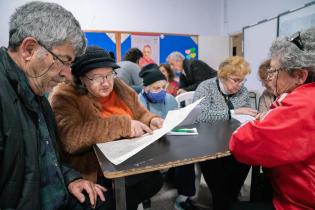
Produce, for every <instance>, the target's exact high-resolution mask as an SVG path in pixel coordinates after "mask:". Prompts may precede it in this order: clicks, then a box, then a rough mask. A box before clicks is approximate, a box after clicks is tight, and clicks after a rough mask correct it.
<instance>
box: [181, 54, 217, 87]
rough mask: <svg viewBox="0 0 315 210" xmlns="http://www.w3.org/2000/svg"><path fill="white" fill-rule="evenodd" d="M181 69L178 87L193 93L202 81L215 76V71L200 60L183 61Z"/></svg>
mask: <svg viewBox="0 0 315 210" xmlns="http://www.w3.org/2000/svg"><path fill="white" fill-rule="evenodd" d="M183 68H184V74H182V75H181V76H180V79H179V87H180V88H182V89H185V90H186V91H194V90H196V89H197V87H198V85H199V84H200V83H201V82H202V81H204V80H207V79H210V78H213V77H216V76H217V71H216V70H214V69H213V68H211V67H210V66H209V65H208V64H206V63H205V62H203V61H201V60H195V59H184V61H183Z"/></svg>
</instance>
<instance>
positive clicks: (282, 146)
mask: <svg viewBox="0 0 315 210" xmlns="http://www.w3.org/2000/svg"><path fill="white" fill-rule="evenodd" d="M279 104H280V105H281V106H278V107H276V108H274V109H272V110H270V111H269V112H268V113H267V115H266V116H265V118H264V119H263V120H261V121H251V122H248V123H246V124H244V125H243V126H241V127H240V128H238V129H237V130H236V131H235V132H234V134H233V135H232V137H231V140H230V150H231V152H232V153H233V155H234V156H235V157H236V159H238V160H239V161H241V162H245V163H247V164H252V165H262V166H264V167H275V166H279V165H282V164H287V163H292V162H297V161H303V160H306V159H308V158H309V157H311V156H312V155H314V154H315V138H314V136H315V135H314V134H315V111H314V108H312V107H314V106H315V104H314V102H313V101H312V99H311V97H307V98H305V97H304V96H300V95H298V94H292V95H291V94H290V95H287V97H286V98H284V99H283V100H282V101H279Z"/></svg>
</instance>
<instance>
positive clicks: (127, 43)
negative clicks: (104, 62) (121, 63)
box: [121, 34, 131, 60]
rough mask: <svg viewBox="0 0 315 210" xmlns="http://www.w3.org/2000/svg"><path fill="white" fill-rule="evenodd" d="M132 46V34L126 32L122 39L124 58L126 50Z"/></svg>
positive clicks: (122, 54) (122, 55)
mask: <svg viewBox="0 0 315 210" xmlns="http://www.w3.org/2000/svg"><path fill="white" fill-rule="evenodd" d="M130 48H131V35H130V34H124V36H122V39H121V59H122V60H123V59H124V57H125V54H126V52H127V51H128V50H129V49H130Z"/></svg>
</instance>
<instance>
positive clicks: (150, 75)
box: [139, 63, 166, 86]
mask: <svg viewBox="0 0 315 210" xmlns="http://www.w3.org/2000/svg"><path fill="white" fill-rule="evenodd" d="M139 76H140V77H141V78H143V85H144V86H149V85H151V84H153V83H154V82H156V81H160V80H166V78H165V76H164V75H163V74H162V72H161V71H160V69H159V66H158V65H156V64H155V63H152V64H148V65H145V66H144V67H143V68H142V69H141V71H140V73H139Z"/></svg>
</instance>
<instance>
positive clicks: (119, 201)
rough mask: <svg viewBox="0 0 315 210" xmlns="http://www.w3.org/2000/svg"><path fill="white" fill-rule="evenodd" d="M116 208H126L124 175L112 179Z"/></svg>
mask: <svg viewBox="0 0 315 210" xmlns="http://www.w3.org/2000/svg"><path fill="white" fill-rule="evenodd" d="M114 184H115V199H116V210H126V209H127V206H126V189H125V177H120V178H116V179H114Z"/></svg>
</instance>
